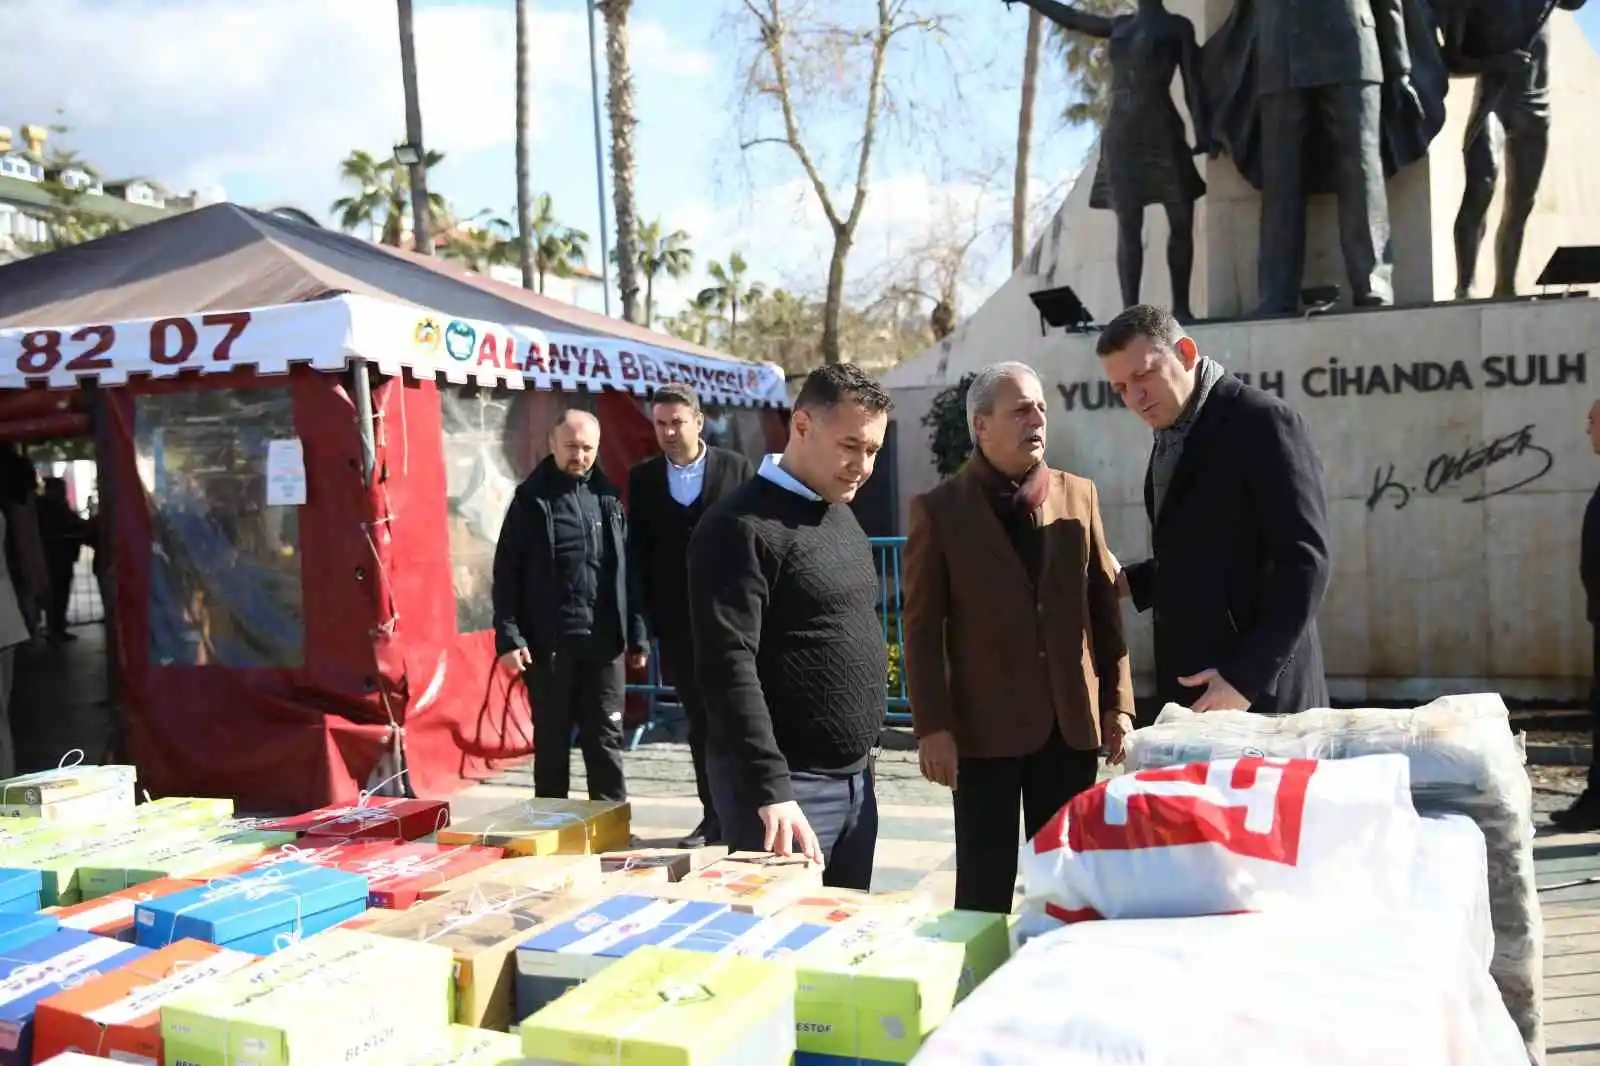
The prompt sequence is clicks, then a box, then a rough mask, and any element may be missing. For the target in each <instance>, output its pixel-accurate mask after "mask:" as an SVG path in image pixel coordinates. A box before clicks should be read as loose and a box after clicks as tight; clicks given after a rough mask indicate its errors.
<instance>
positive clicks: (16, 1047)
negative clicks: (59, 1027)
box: [0, 929, 150, 1066]
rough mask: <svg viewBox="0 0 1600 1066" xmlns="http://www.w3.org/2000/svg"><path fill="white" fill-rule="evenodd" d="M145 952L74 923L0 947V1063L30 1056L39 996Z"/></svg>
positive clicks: (21, 1064) (21, 1065) (22, 1064)
mask: <svg viewBox="0 0 1600 1066" xmlns="http://www.w3.org/2000/svg"><path fill="white" fill-rule="evenodd" d="M149 954H150V952H149V951H148V950H146V949H145V948H141V947H135V946H134V945H132V944H124V943H123V942H122V941H120V940H113V939H111V938H110V937H108V936H95V935H94V934H93V933H82V932H79V931H78V930H76V929H63V930H61V931H60V932H57V933H52V934H51V935H49V936H47V937H44V938H42V939H40V940H35V941H33V942H31V943H28V944H21V945H18V946H16V947H12V948H8V949H6V950H5V951H4V952H0V974H3V975H4V976H0V1066H28V1063H30V1062H32V1061H33V1011H34V1008H35V1007H37V1006H38V1004H39V1001H40V1000H41V999H48V998H49V997H51V996H53V995H55V994H56V993H58V992H61V991H62V990H63V989H64V988H66V987H67V986H69V985H76V984H78V983H80V982H81V981H83V980H85V979H86V978H89V977H97V976H99V975H100V974H103V973H108V972H110V971H112V970H116V969H120V968H121V967H123V966H126V965H127V964H128V963H130V962H133V961H134V960H136V959H140V958H143V957H145V956H146V955H149Z"/></svg>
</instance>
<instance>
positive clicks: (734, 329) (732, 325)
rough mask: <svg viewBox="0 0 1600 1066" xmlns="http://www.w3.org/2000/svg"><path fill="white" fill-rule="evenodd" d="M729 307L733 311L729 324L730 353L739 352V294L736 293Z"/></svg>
mask: <svg viewBox="0 0 1600 1066" xmlns="http://www.w3.org/2000/svg"><path fill="white" fill-rule="evenodd" d="M729 306H731V307H732V309H733V317H732V318H731V319H730V320H729V322H728V351H730V352H735V351H738V350H739V294H738V293H737V292H735V293H734V296H733V300H732V301H731V302H730V305H729Z"/></svg>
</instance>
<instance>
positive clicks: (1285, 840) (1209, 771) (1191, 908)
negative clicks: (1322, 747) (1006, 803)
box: [1019, 755, 1418, 936]
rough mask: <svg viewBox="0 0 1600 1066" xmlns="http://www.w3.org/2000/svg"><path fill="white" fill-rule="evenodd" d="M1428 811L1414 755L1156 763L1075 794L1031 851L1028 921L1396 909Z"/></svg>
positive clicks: (1024, 859) (1025, 859)
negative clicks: (1416, 793)
mask: <svg viewBox="0 0 1600 1066" xmlns="http://www.w3.org/2000/svg"><path fill="white" fill-rule="evenodd" d="M1417 828H1418V820H1417V812H1416V809H1415V808H1414V807H1413V806H1412V804H1411V792H1410V765H1409V764H1408V763H1407V761H1406V759H1405V758H1404V756H1400V755H1374V756H1371V757H1369V758H1364V759H1350V760H1345V761H1336V762H1318V761H1316V760H1313V759H1278V758H1261V757H1259V756H1246V757H1244V758H1237V759H1218V760H1215V761H1212V762H1209V763H1204V762H1202V763H1191V764H1188V765H1184V766H1175V767H1168V768H1163V769H1147V770H1141V771H1139V772H1138V773H1132V774H1123V775H1122V776H1120V777H1115V778H1112V779H1111V780H1109V781H1102V782H1101V783H1099V784H1097V785H1095V786H1094V787H1093V788H1091V789H1089V790H1088V791H1086V792H1083V793H1080V794H1079V795H1078V796H1076V797H1074V798H1073V799H1072V800H1071V801H1070V802H1069V803H1068V804H1067V805H1066V806H1064V807H1062V808H1061V810H1060V811H1059V812H1058V813H1057V814H1056V816H1055V817H1054V818H1053V819H1051V821H1050V822H1049V823H1048V824H1047V825H1046V826H1045V827H1044V828H1043V829H1042V830H1040V831H1039V833H1038V835H1037V836H1035V837H1034V838H1033V839H1032V840H1030V841H1029V842H1028V843H1027V844H1024V845H1023V846H1022V851H1021V863H1020V867H1021V871H1022V880H1023V918H1022V919H1021V920H1020V922H1019V925H1021V926H1022V928H1021V929H1020V930H1019V932H1020V933H1021V934H1022V935H1024V936H1027V935H1030V934H1031V933H1032V932H1033V931H1035V929H1036V928H1037V927H1038V925H1039V924H1040V923H1041V921H1042V920H1044V919H1055V920H1057V921H1061V922H1074V921H1084V920H1090V919H1098V918H1177V917H1187V916H1192V915H1204V914H1233V913H1237V912H1241V911H1267V910H1282V909H1286V908H1309V909H1315V908H1318V907H1322V906H1329V905H1332V906H1338V907H1340V908H1343V909H1345V910H1376V909H1389V910H1394V909H1398V908H1401V907H1405V906H1407V905H1408V904H1409V903H1410V900H1411V882H1412V879H1413V868H1414V864H1415V858H1416V851H1417Z"/></svg>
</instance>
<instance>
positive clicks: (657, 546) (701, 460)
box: [628, 385, 755, 848]
mask: <svg viewBox="0 0 1600 1066" xmlns="http://www.w3.org/2000/svg"><path fill="white" fill-rule="evenodd" d="M650 420H651V422H652V423H653V424H654V425H655V431H656V443H657V444H659V445H661V454H660V455H658V456H656V457H655V458H653V459H646V460H645V461H644V462H642V463H640V464H639V465H638V466H636V467H634V468H633V469H632V470H631V471H629V472H628V552H629V555H630V556H631V558H632V566H633V567H634V569H635V572H636V573H637V574H638V575H639V583H640V587H641V589H642V592H643V596H644V614H645V618H646V620H647V621H648V623H649V625H650V631H651V632H652V633H654V634H655V636H656V640H657V641H658V643H659V647H660V650H661V662H662V665H663V667H664V668H665V673H666V675H667V679H668V680H670V681H671V682H672V685H673V687H674V688H675V689H677V692H678V702H679V703H680V704H682V705H683V711H684V714H685V716H687V717H688V719H689V752H690V755H691V756H692V758H693V760H694V784H695V790H696V791H697V792H698V793H699V795H700V806H701V810H702V817H701V819H700V824H699V826H697V827H696V828H695V830H694V832H692V833H690V834H689V836H687V837H685V838H684V840H683V841H682V842H681V843H682V846H683V847H686V848H697V847H701V846H703V845H705V844H715V843H718V842H720V841H721V840H722V829H721V826H719V825H718V824H717V812H716V808H715V807H714V806H713V804H712V801H711V788H710V785H708V784H707V783H706V710H705V704H704V703H703V702H702V701H701V699H700V686H699V685H698V684H697V683H696V682H695V676H694V639H693V634H692V633H691V632H690V628H689V563H688V551H689V537H690V535H691V534H692V533H693V532H694V527H695V525H696V524H697V523H699V521H700V516H701V515H703V514H705V512H706V509H707V508H709V507H710V506H711V505H712V504H714V503H716V502H717V501H718V500H720V499H722V498H723V497H724V496H727V495H728V494H729V493H731V492H732V491H733V490H734V489H736V488H738V487H739V486H740V485H742V484H744V482H746V481H748V480H749V479H750V478H751V476H752V475H753V474H754V473H755V469H754V468H753V467H752V466H751V465H750V460H748V459H746V458H745V457H744V456H742V455H740V454H739V453H738V452H733V451H729V450H727V449H726V448H713V447H711V446H710V445H709V444H707V443H706V442H705V441H704V440H702V439H701V433H702V432H703V431H704V430H705V424H706V416H705V412H704V411H702V410H701V409H700V397H699V396H698V395H696V394H695V391H694V390H693V389H691V388H689V387H688V386H686V385H668V386H665V387H663V388H659V389H657V390H656V393H655V396H654V397H653V398H652V400H651V404H650Z"/></svg>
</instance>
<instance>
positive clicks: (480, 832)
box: [435, 799, 631, 855]
mask: <svg viewBox="0 0 1600 1066" xmlns="http://www.w3.org/2000/svg"><path fill="white" fill-rule="evenodd" d="M630 817H631V814H630V808H629V806H628V804H627V803H610V802H606V801H601V800H563V799H530V800H524V801H522V802H521V803H517V804H514V805H513V806H510V807H503V808H501V809H500V810H497V811H490V812H489V813H488V814H484V815H480V816H478V817H477V818H469V819H467V820H466V821H464V822H457V823H456V824H454V825H452V826H450V827H449V828H447V829H441V830H440V831H439V832H438V833H437V834H435V839H436V840H437V841H438V842H439V843H441V844H455V845H459V844H482V845H486V846H489V847H495V848H504V849H505V852H506V854H507V855H599V854H600V853H602V852H606V851H620V850H622V849H623V848H626V847H627V846H628V842H629V839H630V837H629V824H630V822H629V819H630Z"/></svg>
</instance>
